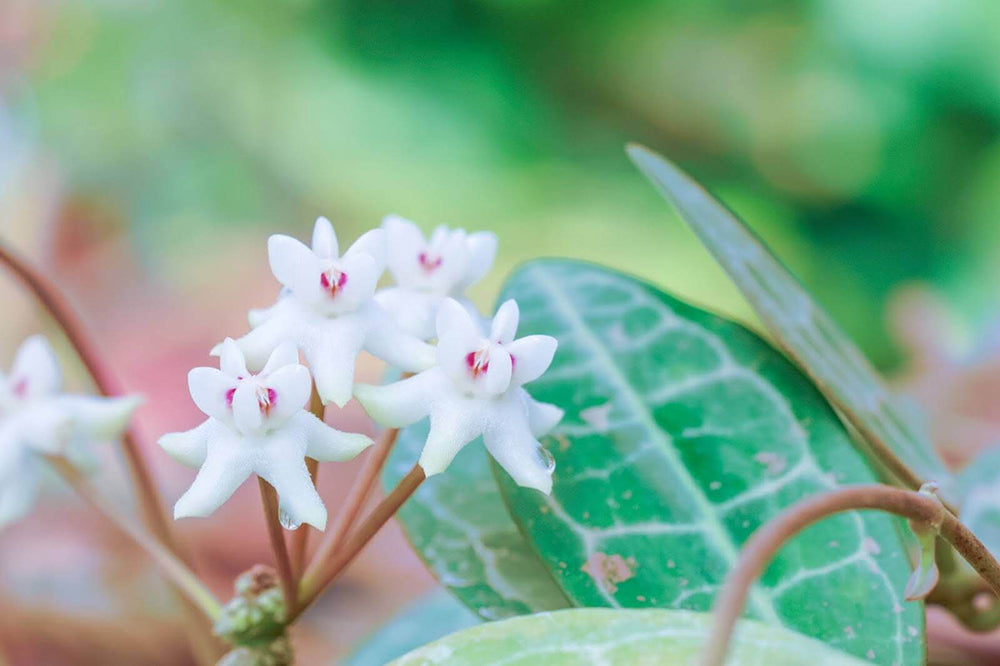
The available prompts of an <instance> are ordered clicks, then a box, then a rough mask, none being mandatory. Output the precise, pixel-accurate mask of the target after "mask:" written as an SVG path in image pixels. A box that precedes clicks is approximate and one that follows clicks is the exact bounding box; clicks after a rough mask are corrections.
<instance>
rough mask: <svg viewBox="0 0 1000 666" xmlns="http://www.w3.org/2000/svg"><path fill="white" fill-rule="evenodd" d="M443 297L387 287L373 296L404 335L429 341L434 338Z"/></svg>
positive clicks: (414, 290)
mask: <svg viewBox="0 0 1000 666" xmlns="http://www.w3.org/2000/svg"><path fill="white" fill-rule="evenodd" d="M443 300H444V297H443V296H440V295H438V294H432V293H429V292H426V291H417V290H416V289H409V288H407V287H387V288H385V289H380V290H379V291H378V292H377V293H376V294H375V302H376V303H377V304H378V305H379V306H380V307H382V309H383V310H385V311H386V312H387V313H388V314H389V316H391V317H392V320H393V321H394V322H395V323H396V325H397V326H399V328H401V329H402V330H403V331H405V332H406V333H409V334H410V335H413V336H414V337H417V338H419V339H420V340H425V341H426V340H430V339H431V338H434V337H436V335H437V334H436V332H435V330H434V321H435V319H436V318H437V311H438V308H439V307H440V306H441V302H442V301H443Z"/></svg>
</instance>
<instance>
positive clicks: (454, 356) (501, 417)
mask: <svg viewBox="0 0 1000 666" xmlns="http://www.w3.org/2000/svg"><path fill="white" fill-rule="evenodd" d="M518 316H519V313H518V308H517V303H515V302H514V301H507V302H506V303H504V304H503V305H502V306H500V309H499V310H498V311H497V314H496V316H495V317H494V318H493V325H492V329H491V331H490V334H489V337H483V334H482V331H481V330H480V327H479V325H478V324H477V323H476V321H475V320H474V319H473V318H472V317H471V316H470V315H469V313H468V312H467V311H466V310H465V309H464V308H463V307H462V306H461V305H460V304H459V303H458V302H457V301H455V300H453V299H446V300H445V301H444V303H442V305H441V309H440V311H439V312H438V316H437V336H438V347H437V364H436V365H435V366H434V367H433V368H431V369H429V370H426V371H424V372H422V373H420V374H419V375H416V376H414V377H411V378H409V379H404V380H402V381H399V382H396V383H394V384H389V385H386V386H370V385H365V384H359V385H358V386H357V387H355V395H356V396H357V398H358V400H360V401H361V404H362V405H364V407H365V409H366V410H367V411H368V413H369V415H371V417H372V418H374V419H375V420H376V421H378V422H379V423H381V424H382V425H384V426H386V427H393V428H401V427H404V426H408V425H410V424H411V423H415V422H417V421H419V420H420V419H422V418H423V417H425V416H427V415H428V414H429V415H430V419H431V427H430V433H429V434H428V437H427V443H426V444H425V445H424V450H423V452H422V453H421V455H420V466H421V467H422V468H423V469H424V472H425V473H426V474H427V475H428V476H431V475H433V474H438V473H439V472H442V471H444V469H445V468H446V467H447V466H448V465H449V464H450V463H451V461H452V459H453V458H454V457H455V455H456V454H457V453H458V451H459V450H460V449H461V448H462V447H463V446H465V445H466V444H468V443H469V442H471V441H472V440H474V439H475V438H476V437H479V436H480V435H482V436H483V441H484V442H485V443H486V448H487V450H488V451H489V452H490V454H491V455H492V456H493V457H494V458H495V459H496V461H497V462H498V463H500V465H501V466H502V467H503V468H504V469H505V470H507V473H508V474H510V475H511V477H512V478H513V479H514V481H516V482H517V483H518V484H520V485H522V486H527V487H530V488H537V489H538V490H541V491H542V492H544V493H546V494H547V493H549V492H550V491H551V490H552V469H553V464H552V459H551V457H550V456H549V455H548V453H547V452H546V451H545V450H544V449H543V448H542V446H541V444H540V443H539V442H538V439H537V438H538V437H540V436H542V435H544V434H545V433H547V432H548V431H550V430H551V429H552V428H554V427H555V425H556V424H557V423H559V421H560V419H562V415H563V412H562V410H561V409H559V408H558V407H556V406H555V405H549V404H546V403H541V402H537V401H535V400H534V399H532V398H531V396H529V395H528V392H527V391H525V390H524V389H523V388H521V386H522V385H523V384H525V383H527V382H530V381H532V380H534V379H537V378H538V377H539V376H541V374H542V373H543V372H545V370H546V369H548V367H549V364H550V363H551V362H552V356H553V355H554V354H555V351H556V344H557V343H556V339H555V338H552V337H550V336H547V335H529V336H527V337H524V338H521V339H519V340H514V334H515V332H516V331H517V322H518Z"/></svg>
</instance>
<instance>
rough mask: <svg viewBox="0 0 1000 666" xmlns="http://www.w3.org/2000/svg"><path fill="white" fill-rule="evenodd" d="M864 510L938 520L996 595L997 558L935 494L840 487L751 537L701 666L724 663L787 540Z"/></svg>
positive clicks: (718, 606) (999, 587)
mask: <svg viewBox="0 0 1000 666" xmlns="http://www.w3.org/2000/svg"><path fill="white" fill-rule="evenodd" d="M862 509H874V510H878V511H886V512H888V513H892V514H895V515H897V516H902V517H903V518H909V519H910V520H911V521H914V522H916V523H924V524H931V525H940V535H941V537H942V538H944V539H945V540H946V541H947V542H948V543H950V544H951V545H952V546H953V547H954V548H955V550H956V551H958V553H959V554H960V555H961V556H962V557H964V558H965V560H966V561H967V562H968V563H969V564H971V565H972V567H973V568H974V569H975V570H976V571H977V572H978V573H979V575H980V576H982V577H983V579H984V580H985V581H986V582H987V583H988V584H989V586H990V589H992V590H993V592H994V594H997V595H998V596H1000V563H998V562H997V561H996V559H994V557H993V556H992V555H991V554H990V552H989V551H988V550H987V549H986V547H985V546H984V545H983V544H982V542H980V541H979V539H977V538H976V536H975V535H974V534H972V532H970V531H969V529H968V528H967V527H966V526H965V525H963V524H962V523H961V522H959V520H958V519H957V518H956V517H955V516H954V515H953V514H952V513H951V512H949V511H948V510H947V509H946V508H945V507H944V505H943V504H942V503H941V502H940V500H939V499H938V498H936V497H931V496H928V495H924V494H921V493H919V492H915V491H911V490H903V489H900V488H893V487H891V486H884V485H864V486H850V487H846V488H840V489H837V490H832V491H830V492H827V493H823V494H821V495H816V496H814V497H810V498H808V499H806V500H803V501H802V502H799V503H798V504H796V505H794V506H791V507H789V508H788V509H786V510H784V511H782V512H781V513H780V514H778V515H777V516H776V517H775V518H774V519H773V520H771V521H770V522H768V523H767V524H766V525H764V526H763V527H762V528H760V529H759V530H757V531H756V532H754V534H753V535H752V536H751V537H750V540H749V541H748V542H747V544H746V546H745V547H744V548H743V552H742V554H741V555H740V559H739V562H737V564H736V567H735V568H734V569H732V570H731V571H730V572H729V575H728V577H727V578H726V582H725V584H724V586H723V589H722V591H721V592H720V593H719V597H718V599H717V600H716V603H715V608H714V611H713V613H714V616H715V621H714V623H713V626H712V632H711V634H710V635H709V637H708V641H707V643H706V647H705V651H704V652H703V653H702V659H701V664H702V666H722V664H723V663H724V662H725V659H726V653H727V651H728V649H729V639H730V638H731V636H732V633H733V628H734V627H735V625H736V621H737V619H738V618H739V616H740V614H741V613H742V611H743V605H744V603H745V602H746V598H747V595H748V594H749V591H750V587H751V585H753V583H754V581H755V580H757V578H758V577H759V576H760V574H761V573H762V572H763V571H764V569H765V568H766V567H767V565H768V563H769V562H770V561H771V560H772V559H773V558H774V556H775V555H776V554H777V552H778V551H779V550H780V549H781V547H782V546H783V545H784V544H785V543H786V542H787V541H788V540H789V539H791V538H792V537H793V536H795V535H796V534H798V533H799V532H801V531H802V530H804V529H805V528H807V527H809V526H810V525H812V524H813V523H815V522H817V521H819V520H822V519H823V518H827V517H829V516H832V515H835V514H838V513H842V512H844V511H857V510H862Z"/></svg>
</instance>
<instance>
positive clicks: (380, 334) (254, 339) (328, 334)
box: [237, 217, 434, 407]
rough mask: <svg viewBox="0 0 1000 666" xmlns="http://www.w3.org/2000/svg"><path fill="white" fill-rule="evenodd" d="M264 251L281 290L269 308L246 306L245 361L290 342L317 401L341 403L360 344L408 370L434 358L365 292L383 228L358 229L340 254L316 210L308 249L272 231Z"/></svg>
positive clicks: (258, 361)
mask: <svg viewBox="0 0 1000 666" xmlns="http://www.w3.org/2000/svg"><path fill="white" fill-rule="evenodd" d="M267 252H268V259H269V260H270V264H271V271H272V272H273V273H274V277H276V278H277V279H278V281H279V282H280V283H281V284H282V285H284V289H283V291H282V295H281V297H279V299H278V302H277V303H276V304H275V305H274V306H273V307H271V308H269V309H266V310H256V311H252V312H251V313H250V317H249V319H250V325H251V326H252V327H253V330H252V331H251V332H250V333H248V334H247V335H245V336H243V337H242V338H240V339H239V340H238V341H237V342H238V344H239V346H240V348H241V349H242V350H243V353H244V354H246V359H247V362H248V363H249V364H250V366H251V367H254V368H259V367H261V365H262V364H263V363H264V360H265V359H267V357H268V355H269V354H270V353H271V352H272V351H273V350H274V349H275V348H276V347H277V346H278V345H279V344H281V343H282V342H285V341H291V342H293V343H294V344H295V346H296V347H297V348H298V349H299V350H300V351H301V352H302V355H303V356H305V358H306V361H307V362H308V363H309V367H310V368H311V369H312V373H313V376H314V377H315V379H316V389H317V391H318V392H319V395H320V398H322V400H323V403H324V404H326V403H329V402H334V403H336V404H337V405H338V406H340V407H343V406H344V404H346V403H347V401H348V400H350V399H351V388H352V386H353V385H354V364H355V361H356V360H357V357H358V354H359V353H360V352H361V350H362V349H364V350H367V351H369V352H371V353H372V354H374V355H375V356H377V357H379V358H381V359H382V360H384V361H386V362H387V363H389V364H390V365H394V366H396V367H398V368H400V369H402V370H405V371H407V372H419V371H420V370H423V369H425V368H428V367H430V365H432V364H433V362H434V349H433V347H430V346H429V345H427V344H426V343H424V342H423V341H421V340H418V339H417V338H415V337H414V336H412V335H410V334H408V333H406V332H404V331H403V330H402V329H400V328H399V326H397V325H396V324H395V323H394V321H393V320H392V317H391V316H389V314H388V313H387V312H386V311H385V310H384V309H383V308H382V307H381V306H380V305H379V304H378V303H376V302H375V301H374V299H373V298H372V297H373V296H374V294H375V285H376V283H377V282H378V279H379V276H381V275H382V271H383V270H384V268H385V232H384V231H383V230H381V229H374V230H372V231H369V232H368V233H366V234H364V235H362V236H361V237H360V238H358V240H357V241H355V243H354V245H352V246H351V247H350V248H349V249H348V250H347V252H345V253H344V255H343V256H342V257H341V256H340V254H339V250H338V246H337V236H336V235H335V234H334V231H333V225H331V224H330V222H329V220H327V219H326V218H324V217H321V218H319V219H318V220H316V226H315V228H314V229H313V238H312V249H310V248H309V247H307V246H306V245H304V244H303V243H301V242H299V241H297V240H296V239H294V238H291V237H290V236H283V235H280V234H276V235H274V236H271V237H270V238H269V239H268V243H267Z"/></svg>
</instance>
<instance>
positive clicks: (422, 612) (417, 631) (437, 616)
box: [340, 588, 482, 666]
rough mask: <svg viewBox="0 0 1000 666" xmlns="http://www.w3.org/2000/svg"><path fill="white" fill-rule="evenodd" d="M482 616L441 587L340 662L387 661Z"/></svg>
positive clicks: (369, 664) (367, 664)
mask: <svg viewBox="0 0 1000 666" xmlns="http://www.w3.org/2000/svg"><path fill="white" fill-rule="evenodd" d="M481 622H482V620H480V619H479V617H478V616H477V615H476V614H475V613H473V612H472V611H470V610H469V609H468V608H467V607H466V606H465V604H463V603H462V602H460V601H459V600H458V599H456V598H455V597H454V595H452V594H451V593H449V592H446V591H445V590H442V589H440V588H438V589H436V590H434V591H432V592H430V593H428V594H426V595H424V596H422V597H420V598H419V599H417V600H416V601H415V602H413V603H412V604H410V605H409V606H408V607H407V608H406V609H404V610H403V611H402V612H401V613H400V614H399V615H397V616H396V617H394V618H392V619H391V620H389V622H388V623H386V624H385V625H384V626H383V627H382V628H381V629H379V630H378V631H376V632H375V633H374V634H372V636H370V637H369V638H368V640H366V641H365V642H364V644H363V645H361V646H360V647H358V648H357V649H355V651H354V652H353V653H352V654H351V656H350V657H348V658H347V660H346V661H343V662H340V665H341V666H375V665H377V664H387V663H389V662H390V661H392V660H393V659H396V658H397V657H400V656H402V655H404V654H406V653H407V652H409V651H410V650H413V649H415V648H418V647H420V646H422V645H425V644H427V643H429V642H430V641H433V640H437V639H438V638H441V637H443V636H447V635H448V634H451V633H453V632H456V631H460V630H462V629H466V628H468V627H474V626H476V625H477V624H480V623H481Z"/></svg>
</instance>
